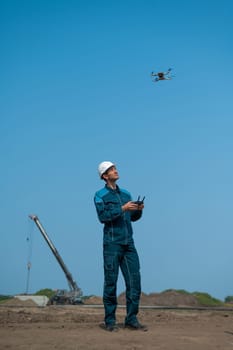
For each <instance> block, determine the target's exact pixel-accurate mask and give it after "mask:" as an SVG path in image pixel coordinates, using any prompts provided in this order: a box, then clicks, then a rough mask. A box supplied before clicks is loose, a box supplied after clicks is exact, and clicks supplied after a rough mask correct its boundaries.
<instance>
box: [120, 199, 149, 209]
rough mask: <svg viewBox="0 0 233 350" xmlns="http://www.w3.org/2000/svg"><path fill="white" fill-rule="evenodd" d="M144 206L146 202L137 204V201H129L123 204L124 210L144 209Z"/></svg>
mask: <svg viewBox="0 0 233 350" xmlns="http://www.w3.org/2000/svg"><path fill="white" fill-rule="evenodd" d="M143 208H144V204H143V203H142V204H137V203H135V202H132V201H130V202H127V203H125V204H124V205H122V210H123V211H134V210H142V209H143Z"/></svg>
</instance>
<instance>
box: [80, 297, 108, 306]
mask: <svg viewBox="0 0 233 350" xmlns="http://www.w3.org/2000/svg"><path fill="white" fill-rule="evenodd" d="M84 304H86V305H102V304H103V300H102V298H101V297H97V296H95V295H93V296H91V297H89V298H86V299H85V300H84Z"/></svg>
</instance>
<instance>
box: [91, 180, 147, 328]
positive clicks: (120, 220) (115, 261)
mask: <svg viewBox="0 0 233 350" xmlns="http://www.w3.org/2000/svg"><path fill="white" fill-rule="evenodd" d="M131 200H132V198H131V195H130V193H129V192H128V191H126V190H123V189H120V188H119V187H118V186H117V188H116V189H115V190H114V189H111V188H109V187H107V185H105V187H104V188H103V189H101V190H100V191H98V192H96V193H95V197H94V202H95V206H96V210H97V214H98V218H99V220H100V222H101V223H103V224H104V230H103V231H104V236H103V259H104V291H103V303H104V307H105V324H106V325H113V324H115V322H116V315H115V314H116V308H117V295H116V293H117V279H118V274H119V268H120V269H121V271H122V274H123V277H124V281H125V285H126V311H127V312H126V318H125V324H134V323H136V322H137V314H138V309H139V301H140V295H141V277H140V263H139V258H138V253H137V251H136V248H135V245H134V240H133V229H132V224H131V221H136V220H138V219H140V217H141V216H142V210H135V211H123V210H122V206H123V205H124V204H125V203H127V202H129V201H131Z"/></svg>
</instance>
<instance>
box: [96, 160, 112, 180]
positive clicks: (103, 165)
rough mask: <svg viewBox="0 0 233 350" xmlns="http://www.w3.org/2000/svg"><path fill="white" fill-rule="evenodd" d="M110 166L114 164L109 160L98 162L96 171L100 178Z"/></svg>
mask: <svg viewBox="0 0 233 350" xmlns="http://www.w3.org/2000/svg"><path fill="white" fill-rule="evenodd" d="M112 166H115V164H113V163H112V162H109V161H104V162H102V163H100V164H99V166H98V173H99V176H100V178H102V175H103V174H104V173H105V172H106V171H107V170H108V169H109V168H111V167H112Z"/></svg>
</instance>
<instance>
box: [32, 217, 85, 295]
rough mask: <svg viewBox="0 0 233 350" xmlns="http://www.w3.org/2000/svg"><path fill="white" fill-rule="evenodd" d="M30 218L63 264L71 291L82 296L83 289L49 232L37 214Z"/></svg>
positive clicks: (61, 264) (60, 263)
mask: <svg viewBox="0 0 233 350" xmlns="http://www.w3.org/2000/svg"><path fill="white" fill-rule="evenodd" d="M29 217H30V219H32V220H33V221H34V222H35V224H36V226H37V227H38V229H39V230H40V232H41V234H42V236H43V237H44V239H45V241H46V243H47V244H48V246H49V248H50V249H51V251H52V253H53V255H54V256H55V258H56V259H57V261H58V263H59V265H60V266H61V268H62V270H63V272H64V274H65V276H66V279H67V282H68V285H69V288H70V291H71V292H70V293H71V294H72V293H73V294H75V296H76V297H77V298H80V297H81V296H82V291H81V289H80V288H79V287H78V285H77V283H76V282H75V281H74V279H73V277H72V275H71V273H70V272H69V270H68V268H67V267H66V265H65V263H64V261H63V259H62V257H61V255H60V254H59V252H58V251H57V249H56V248H55V246H54V244H53V242H52V241H51V239H50V238H49V236H48V234H47V233H46V231H45V229H44V227H43V226H42V224H41V222H40V220H39V218H38V216H36V215H29Z"/></svg>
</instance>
